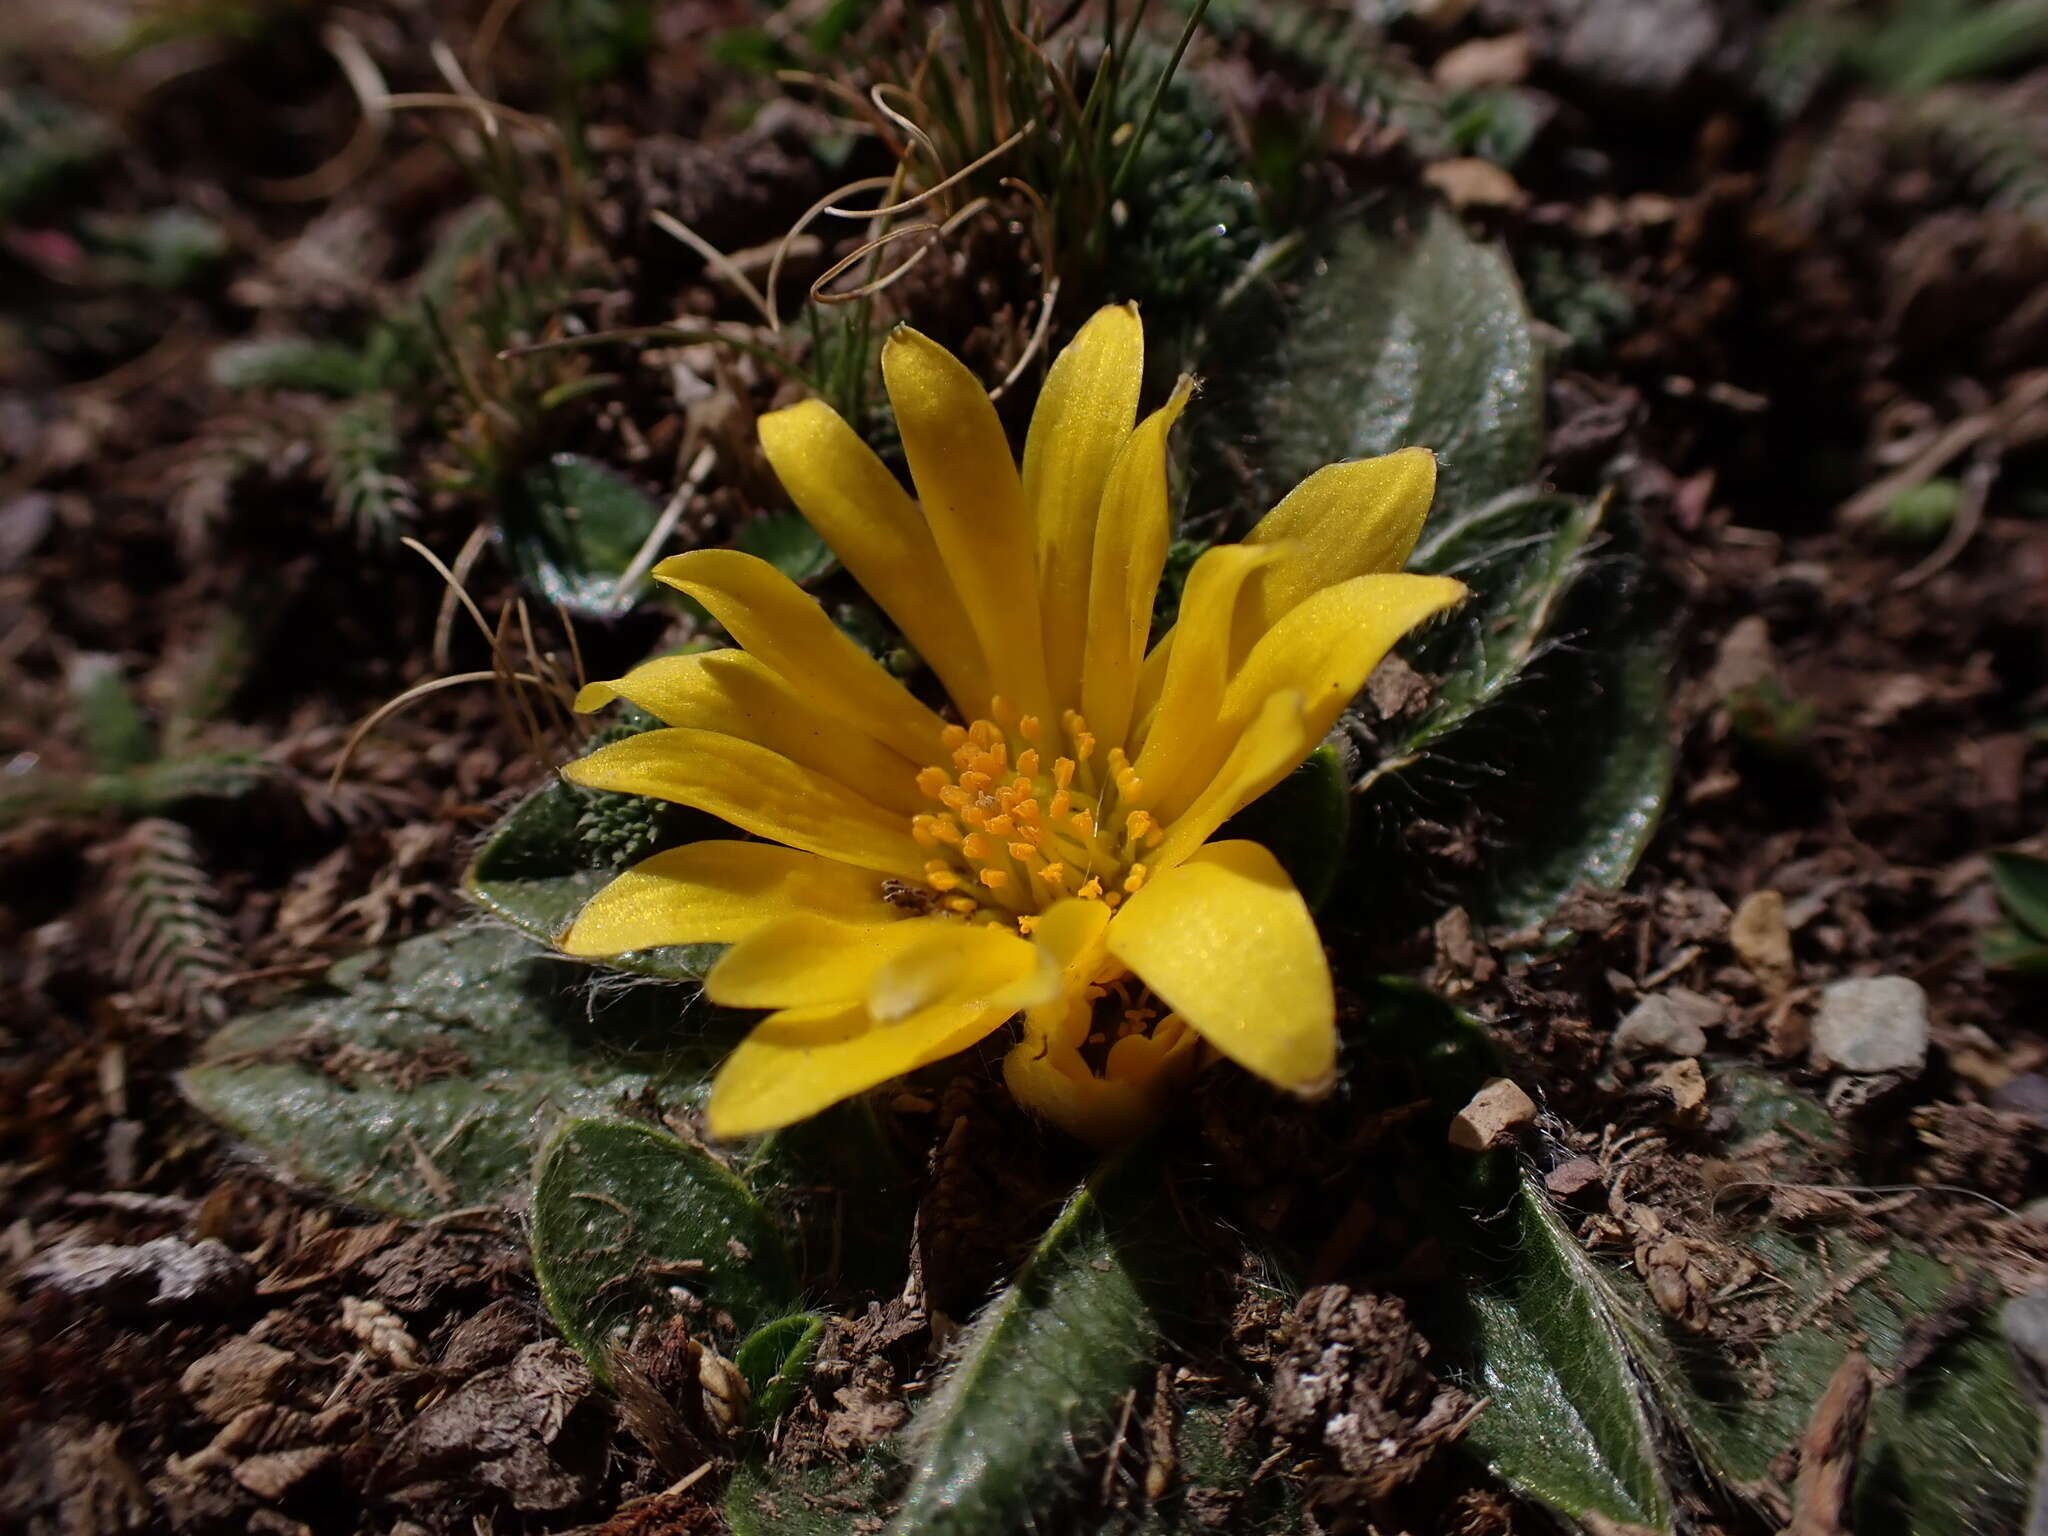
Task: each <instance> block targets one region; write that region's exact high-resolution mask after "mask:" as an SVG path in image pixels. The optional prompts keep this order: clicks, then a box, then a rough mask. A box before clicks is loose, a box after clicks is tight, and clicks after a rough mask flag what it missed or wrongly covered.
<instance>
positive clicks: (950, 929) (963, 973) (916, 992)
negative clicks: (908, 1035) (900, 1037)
mask: <svg viewBox="0 0 2048 1536" xmlns="http://www.w3.org/2000/svg"><path fill="white" fill-rule="evenodd" d="M918 927H919V929H920V930H921V931H920V932H919V934H918V936H917V938H916V940H915V941H914V942H913V943H910V944H907V945H905V946H904V947H903V948H902V949H900V950H898V951H897V952H896V953H895V954H893V955H891V956H890V957H889V958H888V959H887V960H886V961H884V962H883V963H882V965H881V966H880V967H879V968H878V969H876V970H875V972H874V973H873V978H872V979H871V980H870V981H869V983H868V988H867V1005H868V1012H869V1013H870V1014H871V1015H873V1017H874V1018H875V1019H876V1020H877V1021H878V1022H880V1023H884V1024H888V1023H894V1022H896V1021H897V1020H899V1019H906V1018H908V1017H910V1016H911V1015H912V1014H914V1013H919V1012H922V1011H923V1010H924V1009H927V1008H934V1007H938V1006H940V1005H942V1004H956V1003H972V1004H976V1005H978V1006H981V1007H985V1008H1005V1009H1008V1010H1009V1011H1010V1012H1015V1011H1016V1010H1017V1009H1019V1008H1024V1007H1029V1006H1030V1005H1032V1004H1034V1003H1041V1002H1043V1001H1045V1000H1046V999H1047V998H1048V997H1051V996H1052V995H1053V994H1055V993H1056V992H1057V991H1058V990H1059V980H1060V978H1059V969H1058V967H1057V966H1056V965H1054V963H1053V962H1052V960H1051V959H1050V958H1049V957H1048V956H1046V955H1045V954H1044V952H1043V951H1041V950H1040V949H1038V948H1037V947H1036V946H1035V945H1033V944H1032V943H1031V942H1030V940H1028V939H1021V938H1019V937H1018V936H1017V935H1016V934H1015V933H1013V932H1011V931H1010V930H1009V929H1007V928H1000V927H997V926H995V925H994V924H992V923H977V924H974V925H972V926H970V925H968V924H966V923H956V922H948V921H946V920H945V919H943V918H931V919H927V920H926V921H924V922H922V923H920V924H919V925H918Z"/></svg>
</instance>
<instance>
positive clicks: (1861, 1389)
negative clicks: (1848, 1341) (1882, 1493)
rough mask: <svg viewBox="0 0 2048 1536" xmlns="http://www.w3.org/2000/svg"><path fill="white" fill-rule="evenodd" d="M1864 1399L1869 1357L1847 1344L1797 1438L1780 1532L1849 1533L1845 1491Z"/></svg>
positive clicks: (1863, 1420) (1850, 1482)
mask: <svg viewBox="0 0 2048 1536" xmlns="http://www.w3.org/2000/svg"><path fill="white" fill-rule="evenodd" d="M1870 1398H1871V1376H1870V1362H1869V1361H1868V1360H1866V1359H1864V1358H1863V1354H1862V1351H1860V1350H1853V1349H1852V1350H1850V1351H1849V1353H1848V1354H1846V1355H1844V1356H1843V1357H1842V1363H1841V1364H1840V1365H1838V1366H1836V1367H1835V1374H1834V1376H1833V1377H1832V1378H1831V1379H1830V1380H1829V1382H1828V1389H1827V1391H1825V1392H1823V1393H1822V1394H1821V1398H1820V1401H1819V1402H1818V1403H1816V1404H1815V1405H1814V1409H1813V1418H1812V1420H1811V1421H1809V1423H1808V1424H1807V1426H1806V1434H1805V1435H1804V1436H1803V1437H1802V1438H1801V1439H1800V1442H1799V1481H1798V1483H1797V1484H1796V1485H1795V1487H1794V1488H1793V1492H1792V1523H1791V1524H1790V1525H1788V1526H1786V1527H1785V1530H1784V1536H1849V1533H1850V1529H1851V1528H1850V1525H1849V1495H1850V1492H1851V1491H1852V1490H1853V1489H1854V1487H1855V1485H1856V1463H1857V1460H1858V1458H1859V1457H1860V1456H1861V1455H1862V1451H1863V1430H1864V1426H1865V1425H1866V1424H1867V1423H1868V1422H1869V1418H1870Z"/></svg>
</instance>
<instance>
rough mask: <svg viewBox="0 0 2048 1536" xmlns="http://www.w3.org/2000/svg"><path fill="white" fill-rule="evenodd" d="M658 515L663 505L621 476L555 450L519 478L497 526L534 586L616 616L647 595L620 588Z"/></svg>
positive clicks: (554, 598)
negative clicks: (545, 460) (550, 455)
mask: <svg viewBox="0 0 2048 1536" xmlns="http://www.w3.org/2000/svg"><path fill="white" fill-rule="evenodd" d="M660 517H661V508H660V507H658V506H657V505H656V504H655V503H654V501H653V499H652V498H651V497H649V496H648V495H647V493H646V492H644V491H642V490H641V489H640V488H639V487H638V486H636V485H634V484H633V483H632V482H631V481H629V480H627V479H626V478H625V477H624V476H622V475H620V474H618V473H617V472H615V471H613V470H610V469H607V468H606V467H605V466H604V465H602V464H599V463H598V462H596V461H595V460H593V459H586V458H584V457H582V456H581V455H580V454H574V453H558V454H556V455H555V456H554V457H553V458H551V459H549V460H548V461H547V463H545V464H541V465H536V466H535V467H534V468H532V469H529V470H528V471H527V472H526V473H525V474H524V475H523V476H521V477H520V479H519V481H518V482H517V484H516V485H515V486H514V487H513V488H512V490H511V492H510V494H508V495H507V496H506V498H505V500H504V503H503V505H502V507H501V508H500V510H499V523H498V529H499V536H500V537H501V538H502V539H503V540H504V542H505V546H506V548H507V549H508V550H509V551H510V553H511V556H512V563H513V564H514V565H515V566H517V567H518V569H519V573H520V575H521V576H523V577H524V578H525V580H526V583H527V585H528V586H530V587H532V588H533V590H534V591H536V592H538V593H539V594H540V595H541V596H542V597H544V598H546V599H547V600H548V601H549V602H551V603H560V604H561V605H562V607H563V608H565V609H567V610H568V611H569V612H570V613H572V614H575V615H576V616H577V617H578V618H587V619H613V618H617V617H618V616H619V615H621V614H623V613H625V612H626V611H627V610H628V609H630V608H631V607H632V606H633V605H634V603H635V602H636V601H638V600H639V598H640V596H641V595H642V594H641V593H640V592H639V591H637V590H624V589H622V588H621V586H620V578H621V577H622V576H624V575H625V574H626V572H627V569H628V568H629V567H630V566H631V565H632V563H633V559H634V557H635V556H636V555H638V554H639V553H640V548H641V546H642V545H643V544H645V543H646V542H647V537H648V535H649V534H651V533H653V532H654V525H655V524H656V522H658V521H659V520H660ZM633 585H634V586H635V587H636V588H637V587H638V585H639V584H638V583H634V584H633Z"/></svg>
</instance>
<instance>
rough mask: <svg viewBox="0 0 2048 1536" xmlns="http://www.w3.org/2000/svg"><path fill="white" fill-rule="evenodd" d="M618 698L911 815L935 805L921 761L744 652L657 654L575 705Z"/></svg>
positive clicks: (594, 687)
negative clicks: (826, 709)
mask: <svg viewBox="0 0 2048 1536" xmlns="http://www.w3.org/2000/svg"><path fill="white" fill-rule="evenodd" d="M613 699H625V700H626V701H628V702H629V703H632V704H637V705H639V706H640V708H642V709H644V710H646V711H647V712H648V713H649V714H650V715H653V716H655V717H656V718H657V719H659V720H661V721H663V722H664V723H666V724H668V725H680V726H687V727H689V728H690V729H692V730H699V731H717V732H719V733H720V734H722V735H726V736H738V737H742V738H743V739H745V740H747V741H752V742H758V743H759V744H760V745H762V746H764V747H767V748H768V749H769V750H770V751H774V752H780V753H781V754H782V755H783V756H784V757H786V758H788V759H789V760H790V761H791V762H793V763H796V764H798V765H800V766H802V767H805V768H813V769H816V770H817V771H818V772H819V773H823V774H829V775H830V776H831V777H833V778H835V779H837V780H838V781H839V782H840V783H842V784H844V785H845V786H846V787H847V788H848V789H851V790H853V791H854V792H855V793H856V794H859V795H862V796H864V797H865V798H867V799H869V800H872V801H874V802H875V804H877V805H881V806H886V807H888V808H889V809H890V810H893V811H900V812H902V813H903V814H904V815H905V816H914V815H916V814H917V813H918V812H920V811H928V810H930V809H931V802H930V801H929V800H927V799H926V798H925V797H924V794H923V793H922V792H921V791H920V790H919V789H918V787H917V770H918V768H919V767H920V766H921V765H920V764H917V763H913V762H911V761H910V760H909V759H908V758H906V757H904V756H903V755H902V754H901V753H898V752H894V751H891V750H890V749H889V748H888V747H885V746H883V745H882V744H881V743H880V742H879V741H876V740H875V739H874V737H872V736H870V735H869V734H868V733H867V732H866V731H864V730H861V729H859V728H858V727H856V726H851V725H847V724H846V723H845V722H843V721H840V720H835V719H833V718H831V717H830V716H828V715H821V714H819V713H818V712H817V710H815V709H813V708H812V707H811V706H810V704H809V703H807V702H806V701H805V700H804V699H803V697H802V696H801V695H799V694H798V693H797V691H796V690H795V689H794V688H792V687H790V685H789V684H788V683H787V682H785V681H784V680H783V679H782V678H781V677H780V676H779V675H777V674H776V673H774V672H772V671H770V670H769V669H768V667H767V666H766V665H765V664H763V663H762V662H761V660H760V659H759V658H758V657H754V656H749V655H748V654H747V653H746V652H745V651H700V652H698V653H696V654H695V655H690V656H657V657H656V658H655V659H654V660H652V661H647V662H642V663H641V664H640V665H639V666H637V667H635V668H634V669H633V670H632V671H630V672H628V673H627V674H626V675H625V676H624V677H621V678H615V679H613V680H612V681H610V682H606V683H591V684H589V685H587V686H586V687H585V688H584V689H583V691H582V692H581V693H579V694H577V695H576V707H577V708H578V709H579V710H584V711H588V710H592V709H598V708H601V707H603V706H604V705H606V704H608V703H610V702H611V701H612V700H613Z"/></svg>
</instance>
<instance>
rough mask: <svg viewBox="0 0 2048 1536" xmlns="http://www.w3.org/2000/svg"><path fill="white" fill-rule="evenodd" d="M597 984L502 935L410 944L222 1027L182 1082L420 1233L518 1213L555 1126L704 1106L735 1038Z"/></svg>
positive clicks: (715, 1024) (447, 936) (299, 1161)
mask: <svg viewBox="0 0 2048 1536" xmlns="http://www.w3.org/2000/svg"><path fill="white" fill-rule="evenodd" d="M595 974H596V973H594V972H592V971H591V970H589V969H588V968H587V967H585V966H581V965H578V964H576V963H574V962H571V961H568V960H565V959H563V958H562V957H560V956H558V955H551V954H549V953H547V952H545V951H543V950H539V949H537V948H536V947H535V946H534V944H533V942H532V941H531V940H530V939H527V938H526V937H524V936H523V935H520V934H517V933H513V932H510V931H508V930H506V929H502V928H497V927H474V928H462V929H454V930H450V931H447V932H443V933H435V934H428V935H425V936H423V937H420V938H416V939H409V940H407V941H406V942H405V943H403V944H400V945H398V946H396V947H395V948H392V949H387V950H375V951H371V952H369V953H366V954H362V955H358V956H355V957H353V958H351V959H349V960H345V961H343V962H341V963H340V964H338V965H336V966H335V967H333V968H332V969H331V970H330V971H329V972H328V974H327V979H326V983H325V984H324V985H323V986H321V987H319V988H317V989H316V990H314V991H313V992H311V993H310V994H308V995H306V996H303V997H300V998H297V999H294V1000H292V1001H290V1002H286V1003H284V1004H281V1005H279V1006H278V1007H275V1008H266V1009H264V1010H262V1011H261V1012H258V1013H254V1014H250V1015H248V1016H247V1017H245V1018H242V1019H239V1020H237V1021H235V1022H234V1023H231V1024H229V1025H228V1026H227V1027H226V1028H225V1029H223V1030H221V1031H220V1033H219V1034H217V1035H215V1036H214V1038H213V1039H212V1040H210V1041H209V1042H208V1043H207V1045H206V1046H205V1048H204V1049H203V1050H202V1052H201V1053H200V1056H199V1059H198V1061H197V1062H196V1063H195V1064H194V1065H193V1066H192V1067H191V1068H190V1069H189V1070H188V1071H187V1072H186V1073H185V1074H184V1077H183V1079H182V1083H183V1086H184V1089H185V1092H186V1094H187V1096H188V1097H190V1098H191V1099H192V1101H193V1102H194V1103H196V1104H197V1105H198V1106H199V1107H200V1108H201V1109H202V1110H204V1111H205V1112H206V1113H207V1114H209V1115H211V1116H212V1117H213V1118H214V1119H216V1120H218V1121H220V1122H221V1123H222V1124H223V1125H225V1126H226V1127H227V1128H228V1129H229V1130H230V1131H232V1132H234V1133H235V1134H236V1135H238V1136H240V1137H242V1138H244V1139H245V1140H247V1141H248V1142H250V1143H251V1144H252V1145H253V1146H254V1148H255V1149H256V1150H257V1151H259V1152H260V1153H262V1154H263V1155H264V1156H265V1157H266V1158H267V1159H269V1160H270V1161H271V1162H273V1163H274V1164H276V1165H277V1166H278V1167H280V1168H281V1169H283V1170H285V1171H286V1172H288V1173H289V1174H291V1175H292V1176H293V1177H296V1178H300V1179H304V1180H307V1181H309V1182H311V1183H314V1184H318V1185H320V1186H321V1187H323V1188H325V1189H327V1190H329V1191H331V1192H332V1193H333V1194H335V1195H336V1196H338V1197H339V1198H341V1199H343V1200H346V1201H349V1202H351V1203H354V1204H357V1205H365V1206H373V1207H376V1208H378V1209H382V1210H389V1211H393V1212H396V1213H398V1214H401V1215H406V1216H421V1217H424V1216H431V1215H433V1214H435V1213H437V1212H440V1211H446V1210H453V1209H458V1208H460V1207H464V1206H472V1205H493V1204H508V1203H517V1202H519V1201H521V1200H523V1199H524V1198H525V1195H526V1193H527V1190H528V1185H529V1180H530V1178H531V1171H532V1167H533V1159H534V1155H535V1152H536V1150H537V1149H538V1147H539V1144H540V1142H541V1139H542V1138H543V1137H544V1136H545V1135H546V1133H547V1131H548V1130H549V1129H550V1128H551V1127H552V1126H553V1125H554V1124H555V1123H556V1122H558V1121H559V1120H561V1119H563V1118H564V1117H569V1116H576V1115H600V1114H605V1113H608V1112H612V1111H614V1110H616V1109H617V1108H618V1107H619V1106H622V1105H624V1104H626V1103H627V1102H629V1101H632V1100H634V1099H636V1098H639V1097H640V1096H642V1095H645V1094H649V1093H653V1094H657V1095H662V1096H665V1097H667V1098H668V1099H669V1100H670V1101H671V1102H682V1103H694V1102H696V1101H697V1100H698V1099H699V1098H701V1096H702V1092H703V1085H704V1083H705V1081H706V1080H707V1079H708V1077H709V1075H710V1072H711V1070H712V1069H713V1067H715V1065H716V1064H717V1062H718V1060H719V1059H720V1058H721V1057H722V1056H723V1055H724V1054H725V1051H726V1050H727V1049H728V1048H729V1047H730V1044H731V1041H732V1039H733V1036H734V1033H735V1032H734V1031H733V1030H732V1028H731V1027H730V1021H729V1020H727V1019H726V1018H725V1017H724V1016H722V1015H720V1014H718V1013H717V1012H716V1011H715V1010H711V1009H708V1008H701V1007H697V1008H693V1007H691V1006H689V1004H688V999H687V996H686V994H683V993H681V992H680V991H679V989H677V988H673V987H662V986H655V985H652V984H639V985H630V986H625V987H617V986H614V987H610V988H604V987H600V986H597V985H594V983H593V977H594V976H595Z"/></svg>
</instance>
